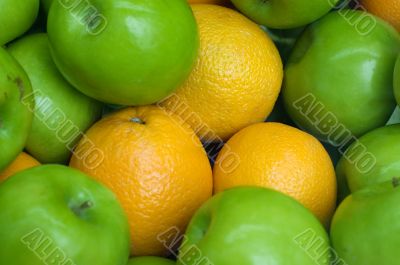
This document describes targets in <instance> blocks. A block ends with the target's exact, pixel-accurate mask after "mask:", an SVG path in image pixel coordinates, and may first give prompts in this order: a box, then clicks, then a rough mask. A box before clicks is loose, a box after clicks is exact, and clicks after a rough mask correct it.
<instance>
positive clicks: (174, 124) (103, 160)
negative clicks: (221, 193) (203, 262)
mask: <svg viewBox="0 0 400 265" xmlns="http://www.w3.org/2000/svg"><path fill="white" fill-rule="evenodd" d="M86 136H87V138H86V139H85V140H83V141H82V140H81V142H80V143H79V144H78V146H77V149H76V150H75V152H74V155H73V157H72V159H71V163H70V165H71V166H72V167H74V168H77V169H79V170H81V171H83V172H85V173H86V174H88V175H89V176H92V177H93V178H94V179H96V180H98V181H100V182H102V183H103V184H105V185H106V186H108V187H109V188H110V189H111V190H112V191H113V192H114V193H115V194H116V195H117V197H118V199H119V201H120V202H121V205H122V206H123V208H124V209H125V212H126V214H127V216H128V219H129V223H130V229H131V241H132V254H133V255H135V256H147V255H158V256H163V255H167V254H168V251H167V249H166V248H165V246H164V244H163V242H161V241H160V240H159V239H158V238H157V236H158V235H160V234H162V233H163V232H165V231H167V230H170V229H171V228H173V227H176V228H177V229H178V230H179V231H181V232H184V231H185V228H186V225H187V224H188V222H189V220H190V218H191V217H192V215H193V214H194V212H195V211H196V210H197V208H199V206H200V205H202V203H204V202H205V201H206V200H207V199H208V198H210V197H211V195H212V170H211V165H210V163H209V161H208V158H207V155H206V153H205V150H204V149H203V147H202V145H201V142H200V140H199V139H198V138H197V136H196V135H195V133H194V132H193V131H192V130H191V129H190V128H189V127H188V126H187V125H186V126H182V125H181V124H180V121H179V120H178V119H176V117H174V116H170V115H168V114H167V113H166V112H165V110H163V109H161V108H158V107H155V106H147V107H138V108H126V109H123V110H120V111H118V112H115V113H112V114H109V115H108V116H106V117H105V118H103V119H102V120H100V121H99V122H97V123H96V124H95V125H93V127H91V128H90V129H89V130H88V131H87V133H86ZM88 141H90V142H91V145H92V146H96V148H97V149H98V150H101V152H102V155H101V156H97V157H99V158H98V159H99V163H87V161H86V159H80V158H79V157H81V156H80V155H79V154H81V153H83V152H88V151H87V150H85V149H86V147H85V146H87V145H86V144H85V143H87V142H88ZM89 160H90V159H89ZM92 165H96V166H92ZM170 240H171V241H172V240H173V238H172V237H171V238H170ZM169 243H171V242H167V243H166V245H168V244H169Z"/></svg>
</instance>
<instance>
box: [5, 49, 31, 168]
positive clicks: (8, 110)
mask: <svg viewBox="0 0 400 265" xmlns="http://www.w3.org/2000/svg"><path fill="white" fill-rule="evenodd" d="M31 92H32V88H31V83H30V81H29V78H28V76H27V75H26V73H25V71H24V70H23V69H22V67H21V66H20V65H19V64H18V62H17V61H16V60H15V59H14V58H13V57H12V56H11V55H10V54H9V53H8V52H7V51H6V50H4V48H2V47H0V171H2V170H3V169H4V168H5V167H7V166H8V164H10V163H11V162H12V161H13V160H14V159H15V158H16V157H17V156H18V154H19V153H20V152H21V151H22V149H23V148H24V146H25V142H26V139H27V137H28V133H29V131H30V129H31V124H32V117H33V111H31V110H33V109H34V102H33V100H32V99H30V98H29V97H28V98H27V97H26V95H28V94H29V93H31Z"/></svg>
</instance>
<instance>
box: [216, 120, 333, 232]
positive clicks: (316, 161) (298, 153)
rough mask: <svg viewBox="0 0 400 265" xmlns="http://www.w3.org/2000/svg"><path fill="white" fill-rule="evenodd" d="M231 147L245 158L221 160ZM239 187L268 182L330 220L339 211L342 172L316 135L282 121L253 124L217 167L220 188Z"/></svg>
mask: <svg viewBox="0 0 400 265" xmlns="http://www.w3.org/2000/svg"><path fill="white" fill-rule="evenodd" d="M227 151H229V152H233V153H236V154H237V156H238V157H240V163H238V164H232V165H231V167H227V166H226V165H225V166H223V165H222V164H220V162H219V160H220V159H221V158H222V157H224V155H225V152H227ZM228 162H229V161H226V163H228ZM235 186H261V187H267V188H272V189H275V190H278V191H280V192H282V193H285V194H287V195H289V196H292V197H294V198H295V199H297V200H298V201H299V202H301V203H302V204H303V205H304V206H305V207H307V208H308V209H309V210H311V211H312V212H313V213H314V214H315V215H316V216H317V217H318V219H319V220H320V221H321V222H322V223H323V224H325V225H328V224H329V222H330V219H331V217H332V215H333V212H334V210H335V203H336V177H335V171H334V168H333V165H332V162H331V159H330V157H329V155H328V153H327V152H326V151H325V149H324V147H323V146H322V144H321V143H320V142H319V141H318V140H317V139H316V138H314V137H313V136H311V135H310V134H308V133H305V132H303V131H300V130H299V129H296V128H293V127H290V126H288V125H284V124H281V123H272V122H267V123H258V124H254V125H251V126H249V127H247V128H245V129H243V130H241V131H240V132H238V133H237V134H235V135H234V136H233V137H232V138H231V139H230V140H229V141H228V142H227V144H226V146H225V147H223V149H222V150H221V152H220V154H219V155H218V157H217V160H216V163H215V166H214V189H215V192H221V191H223V190H225V189H228V188H231V187H235ZM266 203H268V202H266Z"/></svg>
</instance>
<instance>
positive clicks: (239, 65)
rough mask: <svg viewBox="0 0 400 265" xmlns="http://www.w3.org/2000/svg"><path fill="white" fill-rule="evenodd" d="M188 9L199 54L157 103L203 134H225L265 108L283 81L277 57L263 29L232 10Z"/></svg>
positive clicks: (209, 137)
mask: <svg viewBox="0 0 400 265" xmlns="http://www.w3.org/2000/svg"><path fill="white" fill-rule="evenodd" d="M192 9H193V12H194V15H195V17H196V20H197V23H198V27H199V34H200V52H199V57H198V59H197V62H196V65H195V68H194V70H193V71H192V73H191V75H190V76H189V78H188V80H187V81H186V82H185V83H184V84H183V86H182V87H180V88H179V89H178V90H177V91H176V93H175V94H174V95H173V96H171V97H169V98H168V99H166V100H164V101H163V102H161V105H162V106H164V107H165V108H166V109H167V110H168V111H171V112H173V113H176V114H178V115H179V116H181V117H182V119H183V120H185V121H186V122H187V123H188V124H189V125H190V126H191V127H192V128H193V129H194V131H196V133H197V134H198V135H199V137H200V138H202V139H203V140H205V141H212V140H220V139H222V140H227V139H229V137H231V136H232V135H233V134H235V133H236V132H237V131H239V130H240V129H242V128H244V127H246V126H247V125H249V124H252V123H256V122H260V121H264V120H265V118H266V117H267V116H268V115H269V114H270V112H271V111H272V108H273V106H274V104H275V101H276V99H277V97H278V94H279V91H280V88H281V84H282V78H283V69H282V61H281V58H280V55H279V53H278V50H277V49H276V47H275V45H274V43H273V42H272V40H271V39H270V38H269V37H268V35H267V34H266V33H265V32H263V31H262V30H261V29H260V27H259V26H258V25H257V24H255V23H254V22H252V21H250V20H249V19H248V18H246V17H245V16H243V15H242V14H240V13H238V12H237V11H234V10H231V9H229V8H225V7H222V6H216V5H193V6H192ZM209 132H212V133H209Z"/></svg>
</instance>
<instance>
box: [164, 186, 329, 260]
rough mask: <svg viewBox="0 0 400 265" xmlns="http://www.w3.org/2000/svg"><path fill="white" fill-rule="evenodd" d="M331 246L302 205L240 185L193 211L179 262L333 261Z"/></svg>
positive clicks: (265, 190) (286, 197)
mask: <svg viewBox="0 0 400 265" xmlns="http://www.w3.org/2000/svg"><path fill="white" fill-rule="evenodd" d="M161 239H162V238H161ZM330 250H331V249H330V245H329V239H328V236H327V233H326V231H325V229H324V228H323V226H322V225H321V223H320V222H319V221H318V220H317V219H316V217H314V215H313V214H312V213H311V212H310V211H308V210H307V209H306V208H304V207H303V206H302V205H301V204H300V203H298V202H297V201H295V200H294V199H292V198H290V197H288V196H286V195H284V194H282V193H280V192H278V191H274V190H270V189H264V188H258V187H239V188H233V189H230V190H226V191H224V192H222V193H219V194H217V195H215V196H214V197H213V198H211V199H210V200H209V201H208V202H206V203H205V204H204V205H203V206H202V207H201V208H200V209H199V210H198V211H197V212H196V214H195V215H194V216H193V218H192V220H191V222H190V224H189V226H188V228H187V230H186V234H185V238H184V240H183V244H182V246H181V247H180V253H179V258H178V264H182V265H184V264H185V265H194V264H213V265H244V264H246V265H269V264H279V265H293V264H301V265H315V264H321V265H323V264H331V263H330V257H331V256H330ZM207 262H208V263H207ZM316 262H317V263H316Z"/></svg>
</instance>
